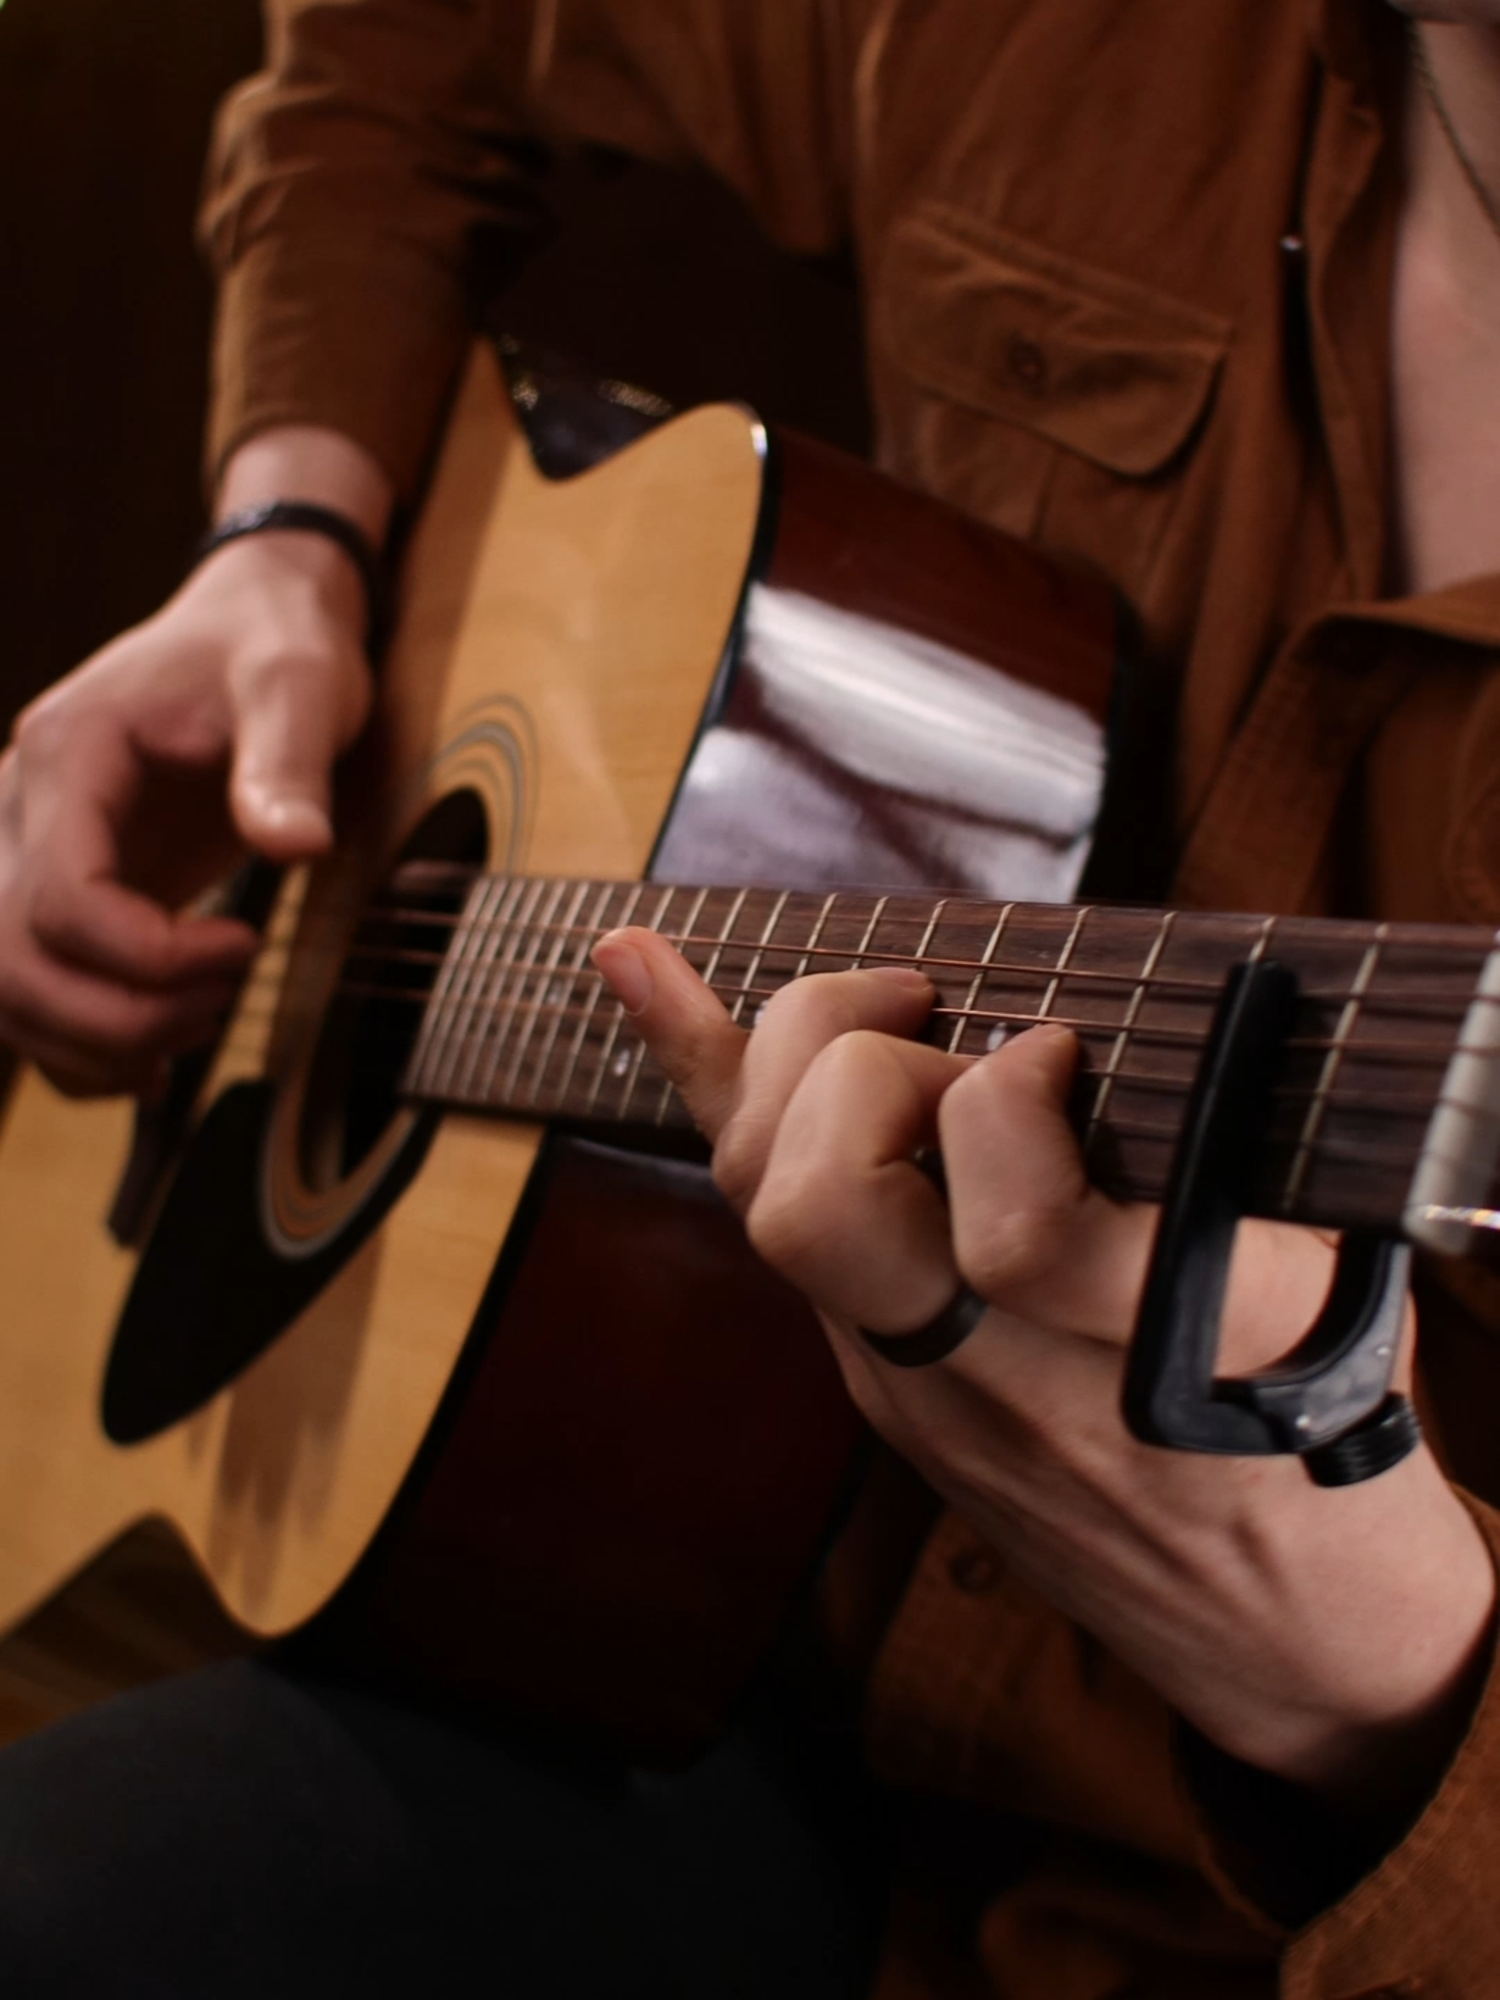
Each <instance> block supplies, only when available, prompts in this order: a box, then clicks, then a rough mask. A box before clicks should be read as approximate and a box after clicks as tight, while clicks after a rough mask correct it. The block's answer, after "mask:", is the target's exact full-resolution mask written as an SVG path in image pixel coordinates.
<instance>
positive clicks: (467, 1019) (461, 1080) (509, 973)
mask: <svg viewBox="0 0 1500 2000" xmlns="http://www.w3.org/2000/svg"><path fill="white" fill-rule="evenodd" d="M559 886H560V885H554V884H553V883H551V882H549V881H548V880H547V878H546V877H545V876H539V877H537V878H535V890H534V893H532V894H531V895H529V896H527V897H526V898H525V899H524V900H523V902H522V906H521V911H520V915H519V917H518V919H517V920H516V921H515V922H513V923H511V924H508V925H507V926H506V927H505V930H504V931H502V932H500V933H498V934H497V935H496V937H495V938H494V940H493V941H492V942H491V943H490V944H489V945H488V947H487V950H488V958H487V960H486V961H485V962H484V963H483V964H482V965H481V966H480V968H479V976H478V979H477V980H471V982H470V985H469V988H468V991H467V993H466V995H465V999H466V1003H467V1005H466V1009H465V1014H464V1017H463V1021H464V1024H463V1026H462V1028H461V1029H460V1031H459V1041H460V1045H461V1046H462V1045H463V1044H466V1043H467V1044H468V1048H467V1056H468V1060H467V1062H465V1063H464V1065H463V1067H462V1069H459V1068H458V1067H457V1065H455V1066H454V1068H453V1069H452V1070H451V1071H450V1074H449V1078H448V1089H449V1091H450V1092H451V1094H452V1095H454V1096H455V1097H465V1096H467V1095H468V1093H469V1090H470V1087H471V1086H472V1084H473V1081H474V1076H475V1073H476V1071H477V1070H478V1068H479V1063H480V1060H481V1058H482V1057H483V1055H484V1051H485V1048H486V1045H487V1044H488V1043H489V1042H490V1041H491V1040H492V1038H498V1040H502V1041H503V1039H504V1035H505V1032H506V1030H505V1027H503V1026H502V1025H501V1023H500V1018H499V1006H500V1002H501V1001H502V1000H503V998H504V996H505V993H506V990H507V988H508V987H509V985H510V983H511V980H512V978H513V977H518V978H520V979H522V980H524V978H525V973H524V970H522V971H519V972H518V971H517V960H518V959H523V958H524V953H525V951H526V938H527V933H528V932H529V931H530V930H531V927H532V920H533V918H534V917H535V916H536V914H537V911H538V910H539V909H540V907H541V906H542V904H543V903H544V902H545V901H546V900H547V892H548V890H549V889H551V890H552V893H553V896H554V898H555V897H556V895H557V891H558V887H559ZM509 1012H510V1010H507V1021H508V1019H509ZM476 1029H477V1032H473V1031H474V1030H476Z"/></svg>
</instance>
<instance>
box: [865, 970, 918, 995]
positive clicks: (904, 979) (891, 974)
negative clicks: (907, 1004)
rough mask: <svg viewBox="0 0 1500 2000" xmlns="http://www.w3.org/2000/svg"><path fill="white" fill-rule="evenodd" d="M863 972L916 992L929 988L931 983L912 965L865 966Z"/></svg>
mask: <svg viewBox="0 0 1500 2000" xmlns="http://www.w3.org/2000/svg"><path fill="white" fill-rule="evenodd" d="M862 970H864V971H865V972H873V973H875V974H876V976H877V977H878V978H881V979H893V980H895V982H896V983H897V985H899V986H909V987H911V989H912V990H913V992H915V991H916V989H917V987H919V986H930V985H931V984H932V981H931V980H930V979H929V978H928V977H927V974H926V973H925V972H918V970H917V968H916V967H915V966H914V965H867V966H864V967H863V968H862Z"/></svg>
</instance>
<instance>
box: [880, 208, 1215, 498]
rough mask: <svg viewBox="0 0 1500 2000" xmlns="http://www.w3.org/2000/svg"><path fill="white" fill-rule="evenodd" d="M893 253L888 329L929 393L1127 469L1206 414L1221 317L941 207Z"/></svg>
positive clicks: (923, 211)
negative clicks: (930, 390) (1038, 433)
mask: <svg viewBox="0 0 1500 2000" xmlns="http://www.w3.org/2000/svg"><path fill="white" fill-rule="evenodd" d="M888 254H889V263H888V264H887V266H886V270H885V273H884V280H885V281H884V286H883V290H884V292H885V314H884V318H885V325H886V330H887V334H888V337H889V339H890V343H891V346H892V349H893V351H894V354H895V357H896V359H897V361H898V362H899V364H900V365H901V367H902V368H903V369H904V370H905V371H906V372H907V373H908V374H909V375H911V376H912V377H913V378H914V379H915V380H916V381H917V382H919V383H921V384H922V386H923V387H924V388H928V389H932V390H936V391H937V392H938V393H939V394H940V395H943V396H946V397H948V398H949V399H950V400H952V401H954V402H958V403H963V404H966V405H967V406H968V407H970V408H972V409H976V410H982V411H983V412H984V413H985V414H986V415H988V416H995V417H1001V418H1003V419H1004V420H1005V421H1006V422H1008V423H1014V424H1020V425H1022V426H1024V427H1025V428H1026V429H1027V430H1030V431H1037V432H1040V433H1041V434H1042V435H1043V436H1045V437H1047V438H1050V439H1051V440H1052V441H1053V442H1055V443H1057V444H1060V445H1064V446H1066V448H1067V449H1068V450H1069V451H1074V452H1078V453H1079V454H1080V455H1081V456H1083V457H1084V458H1088V459H1091V460H1093V461H1094V462H1095V463H1096V464H1098V465H1102V466H1104V467H1106V468H1107V469H1108V470H1110V471H1112V472H1123V473H1130V474H1136V475H1142V474H1146V473H1151V472H1157V471H1159V470H1160V469H1161V468H1162V466H1164V465H1165V464H1166V463H1167V461H1168V460H1169V459H1170V458H1171V457H1172V456H1173V454H1174V453H1176V452H1177V451H1179V450H1180V449H1181V447H1182V446H1183V445H1184V444H1185V443H1186V442H1187V440H1188V438H1189V436H1190V435H1191V433H1192V431H1193V429H1194V427H1195V426H1196V425H1197V423H1198V421H1199V419H1200V417H1201V416H1202V414H1203V412H1204V410H1205V409H1206V408H1207V405H1208V401H1209V397H1210V395H1211V394H1212V391H1213V387H1214V383H1215V380H1216V379H1217V376H1218V372H1219V368H1220V366H1221V364H1222V362H1223V359H1224V354H1225V351H1226V349H1227V348H1228V346H1229V340H1230V335H1231V333H1232V330H1233V329H1232V326H1231V323H1230V322H1229V321H1228V320H1226V319H1221V318H1219V317H1218V316H1217V315H1216V314H1213V313H1208V312H1204V311H1202V310H1201V309H1200V308H1198V307H1195V306H1187V305H1183V304H1182V303H1181V302H1180V301H1178V300H1176V299H1169V298H1164V297H1163V296H1162V295H1161V294H1160V293H1159V292H1153V291H1150V290H1148V289H1147V288H1145V287H1144V286H1141V285H1136V284H1132V283H1131V282H1129V281H1128V280H1127V279H1124V278H1118V277H1115V276H1114V275H1113V274H1111V273H1109V272H1106V271H1099V270H1097V269H1095V268H1093V267H1091V266H1086V265H1082V264H1079V263H1078V262H1077V261H1076V259H1073V258H1069V257H1063V256H1059V255H1058V254H1057V253H1055V252H1053V251H1051V250H1045V249H1042V248H1041V247H1040V246H1039V245H1037V244H1035V243H1031V242H1028V241H1027V240H1026V239H1025V238H1023V237H1019V236H1013V235H1012V234H1011V233H1010V232H1009V231H1008V230H1003V229H999V228H996V227H994V226H993V225H991V224H988V223H980V222H977V221H975V219H974V218H973V217H972V216H967V215H962V214H959V213H957V212H956V211H954V210H952V209H948V208H944V207H939V206H938V205H936V204H923V205H922V206H921V207H919V208H916V209H914V210H913V211H912V212H911V213H910V214H909V215H907V216H906V217H905V218H904V219H903V220H902V221H901V222H899V223H898V224H897V226H896V228H895V230H894V231H893V233H892V237H891V243H890V249H889V253H888Z"/></svg>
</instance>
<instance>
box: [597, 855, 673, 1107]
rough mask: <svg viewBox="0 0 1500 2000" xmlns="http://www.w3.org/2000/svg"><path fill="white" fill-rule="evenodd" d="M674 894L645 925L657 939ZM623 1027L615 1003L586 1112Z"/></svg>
mask: <svg viewBox="0 0 1500 2000" xmlns="http://www.w3.org/2000/svg"><path fill="white" fill-rule="evenodd" d="M674 893H675V891H674V890H673V889H672V888H670V887H669V888H668V889H667V891H666V893H665V894H664V896H663V897H662V900H661V901H660V902H659V903H658V904H657V906H656V915H655V916H654V917H653V918H652V919H651V921H650V923H649V924H647V926H646V929H647V930H649V931H655V932H656V934H657V935H658V937H659V936H660V935H661V920H662V918H663V917H664V916H665V915H666V914H667V911H668V910H669V909H670V908H671V904H672V897H673V895H674ZM631 921H632V922H634V918H632V919H631ZM611 998H613V995H611ZM624 1025H625V1010H624V1008H622V1007H621V1006H620V1004H619V1002H618V1001H616V1002H615V1012H614V1019H613V1020H612V1021H611V1022H610V1024H609V1030H608V1032H607V1033H606V1035H605V1037H604V1046H603V1048H602V1049H601V1050H600V1051H599V1066H598V1068H597V1069H596V1070H595V1072H594V1087H593V1089H592V1090H591V1091H590V1092H589V1095H588V1103H587V1104H586V1106H585V1107H584V1109H585V1111H586V1112H592V1111H593V1109H594V1107H595V1105H596V1104H597V1103H598V1102H599V1092H600V1090H601V1089H602V1088H603V1086H604V1079H605V1077H606V1075H607V1074H608V1073H609V1064H610V1058H611V1057H612V1056H613V1055H614V1052H615V1043H616V1042H617V1041H618V1040H619V1039H620V1030H621V1028H623V1027H624ZM644 1046H645V1045H644V1043H643V1044H642V1047H644Z"/></svg>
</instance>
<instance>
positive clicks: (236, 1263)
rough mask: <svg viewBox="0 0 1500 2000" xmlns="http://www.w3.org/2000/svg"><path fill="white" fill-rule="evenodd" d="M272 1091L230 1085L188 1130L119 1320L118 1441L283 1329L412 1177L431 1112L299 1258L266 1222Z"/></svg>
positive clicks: (114, 1374) (142, 1433)
mask: <svg viewBox="0 0 1500 2000" xmlns="http://www.w3.org/2000/svg"><path fill="white" fill-rule="evenodd" d="M271 1097H272V1091H271V1086H270V1085H269V1084H267V1083H237V1084H235V1085H233V1086H232V1087H231V1088H230V1089H229V1090H226V1091H225V1093H224V1095H223V1096H222V1097H220V1098H219V1099H218V1100H217V1102H216V1103H215V1104H214V1105H213V1106H212V1108H211V1109H210V1111H209V1112H208V1115H207V1116H206V1117H205V1118H204V1120H203V1123H202V1124H201V1125H200V1126H199V1128H198V1130H197V1132H196V1133H195V1134H194V1135H193V1139H192V1142H191V1144H190V1145H189V1147H188V1150H187V1153H186V1155H185V1156H184V1158H183V1161H182V1164H181V1166H180V1167H179V1169H178V1171H177V1174H176V1177H175V1178H174V1180H173V1182H172V1187H171V1191H170V1193H169V1194H168V1196H167V1199H166V1203H165V1206H164V1207H163V1209H162V1212H161V1217H160V1220H159V1221H158V1222H157V1225H156V1228H155V1229H154V1230H153V1231H152V1234H151V1239H150V1241H149V1243H148V1244H147V1245H146V1249H145V1252H144V1254H143V1255H142V1257H141V1261H140V1263H139V1265H138V1266H137V1267H136V1274H135V1281H134V1283H133V1284H132V1285H131V1288H130V1294H129V1297H128V1298H127V1299H126V1301H125V1308H124V1311H123V1312H122V1314H121V1316H120V1323H119V1325H118V1327H117V1328H116V1330H115V1338H114V1345H113V1346H112V1348H111V1350H110V1356H109V1364H108V1366H107V1368H106V1370H105V1375H104V1389H103V1396H102V1407H101V1417H102V1421H103V1424H104V1430H105V1434H106V1436H107V1437H109V1438H110V1439H111V1440H112V1441H113V1442H114V1443H115V1444H140V1443H143V1442H144V1441H145V1440H146V1439H147V1438H150V1437H155V1436H156V1435H157V1434H158V1433H159V1432H161V1431H164V1430H167V1429H169V1428H170V1426H171V1425H173V1424H176V1423H180V1422H181V1421H182V1419H183V1418H184V1417H188V1416H191V1415H192V1413H193V1411H194V1410H197V1409H199V1408H201V1407H202V1405H203V1404H204V1403H206V1402H207V1401H208V1400H209V1399H210V1397H212V1396H215V1395H217V1394H218V1392H219V1391H220V1390H221V1389H223V1388H225V1387H226V1386H227V1385H228V1384H229V1383H230V1382H232V1381H233V1380H234V1379H235V1377H236V1376H237V1375H239V1374H240V1373H241V1372H242V1371H243V1370H244V1369H246V1368H248V1367H249V1365H250V1363H251V1362H252V1361H254V1360H255V1359H256V1358H257V1357H258V1356H259V1355H261V1354H263V1353H264V1352H265V1350H266V1349H267V1348H268V1347H269V1346H270V1345H271V1343H272V1342H273V1341H274V1340H275V1339H276V1338H277V1337H278V1335H280V1334H282V1333H284V1332H285V1331H286V1329H287V1328H288V1327H289V1326H290V1325H291V1324H292V1322H293V1320H295V1319H296V1317H297V1316H298V1314H299V1313H300V1312H302V1310H303V1309H304V1308H305V1307H306V1306H308V1305H310V1304H311V1302H312V1301H313V1300H314V1299H315V1298H316V1297H317V1295H318V1293H319V1292H321V1291H322V1290H323V1288H324V1286H325V1285H326V1284H328V1282H329V1280H330V1279H331V1278H333V1277H334V1275H335V1274H336V1273H337V1272H338V1271H339V1270H340V1269H342V1267H343V1266H344V1265H345V1264H346V1263H348V1261H349V1259H350V1258H351V1257H352V1256H353V1255H354V1253H355V1251H356V1250H358V1249H359V1247H360V1245H361V1244H362V1243H364V1242H365V1241H366V1240H367V1239H368V1238H369V1236H370V1234H371V1232H372V1231H373V1230H375V1229H376V1228H377V1227H378V1226H379V1224H380V1223H381V1222H382V1221H383V1220H384V1218H385V1217H386V1215H388V1214H389V1213H390V1210H391V1208H392V1207H393V1205H394V1204H395V1202H396V1201H397V1200H398V1199H399V1197H400V1196H401V1195H402V1194H403V1193H404V1192H405V1190H406V1189H407V1188H408V1187H409V1186H410V1185H411V1182H412V1180H413V1178H414V1177H415V1175H416V1173H417V1170H418V1168H419V1167H420V1166H421V1164H422V1161H423V1159H424V1157H425V1156H426V1152H427V1147H428V1145H429V1143H430V1141H431V1138H432V1134H433V1131H434V1129H435V1127H436V1122H437V1114H435V1113H434V1114H432V1115H431V1116H429V1117H425V1118H423V1119H421V1120H420V1121H419V1122H418V1124H417V1126H416V1127H415V1129H414V1130H413V1132H412V1135H411V1138H410V1139H409V1140H408V1141H407V1144H406V1145H405V1146H404V1147H403V1148H402V1150H401V1152H400V1154H399V1155H398V1156H397V1158H396V1160H395V1161H394V1162H393V1163H392V1166H391V1169H390V1171H389V1173H387V1174H386V1176H385V1178H384V1179H383V1180H382V1181H381V1183H380V1185H379V1186H378V1187H377V1188H376V1190H375V1192H374V1193H373V1194H372V1196H371V1198H370V1199H369V1201H368V1202H366V1203H365V1205H364V1207H363V1208H361V1209H360V1210H359V1211H358V1212H357V1214H355V1215H354V1216H353V1217H351V1219H350V1222H349V1225H348V1227H347V1228H346V1229H344V1230H343V1231H341V1232H340V1234H339V1235H338V1236H337V1237H336V1238H335V1239H334V1241H332V1242H331V1243H329V1244H328V1245H326V1246H325V1247H324V1248H323V1249H320V1250H318V1251H316V1252H315V1253H314V1254H313V1255H311V1256H309V1257H305V1258H297V1259H291V1258H286V1257H282V1256H280V1255H279V1254H278V1253H277V1252H276V1251H275V1250H274V1249H273V1248H272V1247H271V1245H270V1244H269V1243H268V1242H267V1240H266V1236H265V1232H264V1230H263V1228H262V1226H261V1214H260V1175H261V1149H262V1145H263V1142H264V1137H265V1130H266V1121H267V1118H268V1115H269V1113H270V1108H271Z"/></svg>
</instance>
